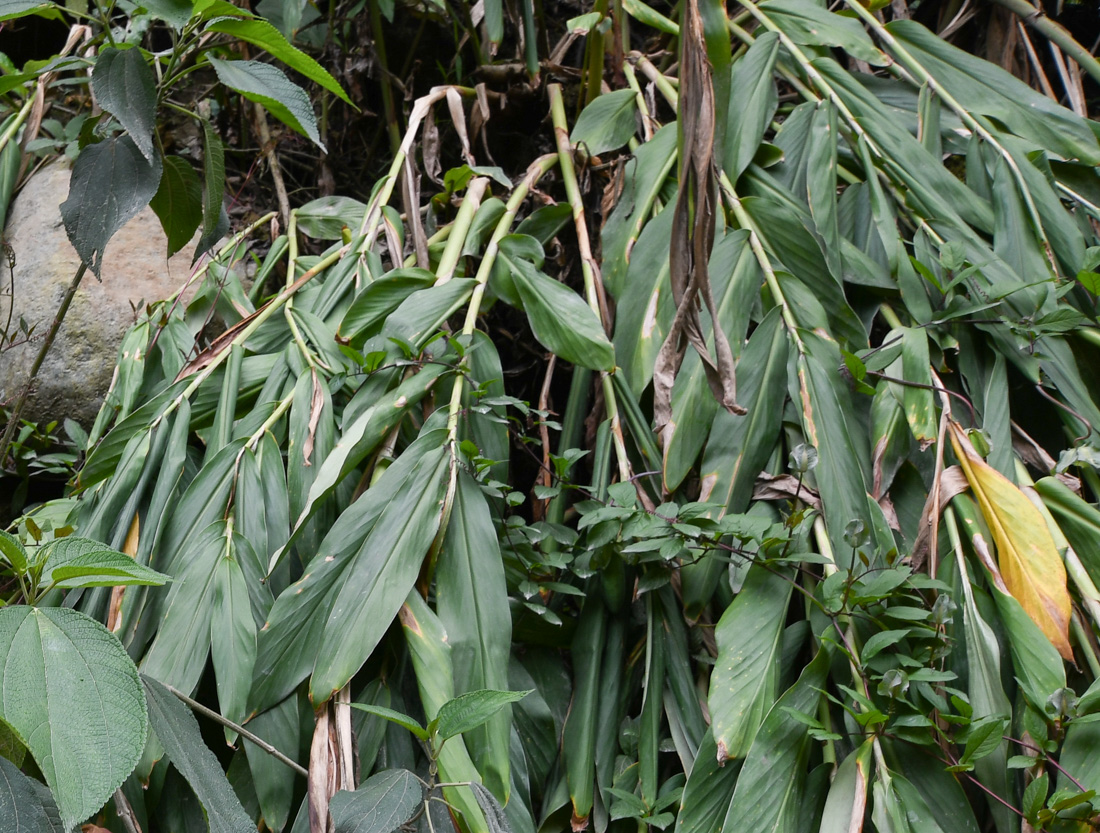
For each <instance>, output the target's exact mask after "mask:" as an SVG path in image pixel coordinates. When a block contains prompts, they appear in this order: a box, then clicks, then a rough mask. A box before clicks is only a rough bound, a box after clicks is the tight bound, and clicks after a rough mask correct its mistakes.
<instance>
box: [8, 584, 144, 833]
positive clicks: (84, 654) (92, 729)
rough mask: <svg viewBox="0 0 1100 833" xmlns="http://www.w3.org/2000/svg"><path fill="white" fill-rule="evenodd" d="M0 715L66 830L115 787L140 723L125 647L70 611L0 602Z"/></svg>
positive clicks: (133, 754)
mask: <svg viewBox="0 0 1100 833" xmlns="http://www.w3.org/2000/svg"><path fill="white" fill-rule="evenodd" d="M0 718H3V720H4V722H5V723H7V724H8V725H9V726H10V727H11V728H12V729H14V730H15V731H16V732H17V733H18V735H19V739H20V740H21V741H22V742H23V744H24V745H25V746H26V747H27V748H28V749H29V750H30V752H31V755H33V756H34V759H35V762H36V763H37V764H38V767H39V769H40V770H41V771H42V774H43V775H44V776H45V778H46V783H48V784H49V785H50V789H51V791H52V792H53V795H54V798H55V800H56V802H57V808H58V810H59V812H60V814H61V819H62V821H63V822H64V826H65V828H66V829H68V828H69V827H71V826H72V825H73V823H75V822H77V821H82V820H83V819H85V818H87V817H88V816H90V815H91V814H92V813H94V812H96V811H97V810H98V809H99V808H100V807H101V806H103V804H104V803H105V802H106V801H107V799H108V798H110V796H111V794H112V793H113V792H114V791H115V790H116V789H118V787H119V786H120V785H121V784H122V782H123V780H124V779H125V778H126V776H128V775H129V774H130V772H131V771H132V770H133V768H134V766H135V765H136V764H137V762H138V760H139V759H140V758H141V751H142V748H143V747H144V746H145V736H146V733H147V732H148V728H149V719H148V715H147V712H146V710H145V704H144V701H143V697H142V693H141V684H140V683H139V682H138V677H137V670H136V669H135V668H134V664H133V662H132V661H131V660H130V658H129V657H128V656H127V655H126V651H125V650H124V649H123V648H122V645H120V644H119V642H118V640H117V639H116V638H115V637H114V635H113V634H111V633H110V632H109V631H108V630H107V629H106V628H105V627H103V626H102V625H101V624H99V622H96V621H95V620H93V619H90V618H89V617H88V616H86V615H85V614H83V613H80V612H79V611H76V610H72V609H69V608H32V607H25V606H15V607H5V608H3V609H0Z"/></svg>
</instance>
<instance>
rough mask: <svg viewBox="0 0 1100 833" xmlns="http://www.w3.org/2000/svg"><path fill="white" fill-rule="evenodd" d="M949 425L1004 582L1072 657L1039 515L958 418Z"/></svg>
mask: <svg viewBox="0 0 1100 833" xmlns="http://www.w3.org/2000/svg"><path fill="white" fill-rule="evenodd" d="M950 431H951V444H952V447H953V448H954V449H955V455H956V456H957V457H958V458H959V463H960V464H961V465H962V467H963V471H964V472H965V473H966V479H967V481H968V482H969V483H970V488H971V489H972V490H973V492H974V497H975V498H976V499H977V502H978V505H979V506H980V507H981V510H982V516H983V517H984V518H985V522H986V524H988V526H989V531H990V533H991V534H992V536H993V542H994V543H995V544H996V547H997V561H998V565H999V567H1000V571H1001V576H1002V577H1003V579H1004V585H1005V587H1006V588H1007V589H1008V592H1009V593H1011V594H1012V595H1013V596H1014V597H1015V598H1016V600H1017V601H1018V602H1019V603H1020V604H1021V606H1022V607H1023V608H1024V610H1025V611H1026V612H1027V614H1028V616H1030V617H1031V618H1032V619H1033V620H1034V621H1035V624H1037V625H1038V626H1039V628H1040V629H1041V630H1042V631H1043V633H1044V634H1046V637H1047V639H1049V640H1050V641H1051V642H1052V643H1053V644H1054V646H1055V647H1056V648H1057V649H1058V652H1059V653H1060V654H1061V655H1062V656H1063V657H1065V658H1066V659H1072V658H1073V649H1072V648H1071V647H1070V644H1069V616H1070V598H1069V591H1068V590H1067V588H1066V568H1065V566H1064V565H1063V564H1062V559H1061V557H1060V556H1059V555H1058V550H1057V549H1056V548H1055V545H1054V540H1053V539H1052V538H1051V537H1050V532H1049V531H1048V530H1047V526H1046V522H1045V521H1044V520H1043V516H1042V515H1041V514H1039V510H1038V509H1036V508H1035V506H1034V505H1033V504H1032V503H1031V501H1029V500H1028V499H1027V497H1026V496H1025V495H1024V493H1023V492H1021V491H1020V490H1019V488H1018V487H1017V486H1016V485H1015V484H1013V483H1012V482H1011V481H1009V480H1008V479H1007V478H1006V477H1005V476H1004V475H1003V474H1001V473H1000V472H998V471H996V470H995V469H993V468H992V467H991V466H989V465H988V464H987V463H986V462H985V461H984V460H983V459H982V458H981V457H980V456H978V453H977V452H976V451H975V450H974V447H973V445H971V443H970V440H969V439H968V438H967V436H966V434H965V432H964V431H963V430H962V428H960V427H959V425H958V423H955V422H951V423H950Z"/></svg>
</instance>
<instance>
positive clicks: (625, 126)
mask: <svg viewBox="0 0 1100 833" xmlns="http://www.w3.org/2000/svg"><path fill="white" fill-rule="evenodd" d="M637 109H638V104H637V93H635V92H634V91H633V90H631V89H626V90H614V91H612V92H610V93H605V94H603V95H601V96H599V97H598V98H597V99H596V100H595V101H593V102H592V103H591V104H589V105H588V106H587V107H585V108H584V110H582V111H581V114H580V116H579V117H578V118H577V123H576V125H575V126H574V127H573V132H572V133H571V134H570V136H569V141H570V142H572V143H573V144H574V145H579V146H582V147H583V149H584V151H585V152H586V153H587V154H588V155H589V156H599V155H600V154H601V153H606V152H607V151H609V150H618V149H619V148H621V147H622V146H623V145H625V144H626V143H627V142H628V141H629V140H630V137H631V136H633V135H634V131H635V130H636V129H637V126H636V124H635V117H636V113H637Z"/></svg>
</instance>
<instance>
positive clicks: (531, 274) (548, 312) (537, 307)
mask: <svg viewBox="0 0 1100 833" xmlns="http://www.w3.org/2000/svg"><path fill="white" fill-rule="evenodd" d="M508 263H509V265H510V266H511V268H512V280H513V281H514V282H515V285H516V290H517V291H518V292H519V296H520V298H521V299H522V300H523V308H524V309H525V310H526V312H527V320H528V321H529V322H530V324H531V330H532V332H534V334H535V338H537V339H538V340H539V343H540V344H541V345H542V346H543V347H545V348H546V349H547V350H549V351H550V352H552V353H554V354H555V355H557V356H559V357H560V358H562V359H565V360H566V361H568V362H572V363H573V364H575V365H578V366H580V367H587V368H591V369H592V370H611V369H612V368H613V367H614V366H615V348H614V347H612V346H611V342H610V341H608V339H607V336H606V335H605V334H604V331H603V326H602V325H601V324H600V320H599V319H598V318H597V317H596V315H595V313H593V312H592V310H591V308H590V307H589V306H588V304H586V303H585V302H584V300H583V299H582V298H581V297H580V296H579V295H578V294H577V293H576V292H574V291H573V290H571V289H569V288H568V287H566V286H563V285H562V284H560V283H558V282H557V281H556V280H554V279H553V278H551V277H549V276H548V275H545V274H543V273H542V272H541V271H539V270H538V269H536V268H535V266H534V265H533V264H531V263H530V262H528V261H526V260H524V259H522V258H514V259H512V258H510V259H509V260H508Z"/></svg>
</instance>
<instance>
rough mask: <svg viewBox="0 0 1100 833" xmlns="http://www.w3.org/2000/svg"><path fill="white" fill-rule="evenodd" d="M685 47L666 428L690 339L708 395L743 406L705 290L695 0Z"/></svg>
mask: <svg viewBox="0 0 1100 833" xmlns="http://www.w3.org/2000/svg"><path fill="white" fill-rule="evenodd" d="M681 31H682V37H683V49H682V53H681V62H682V70H681V75H680V112H681V114H682V115H681V119H680V131H681V132H680V166H681V182H682V185H681V188H680V193H679V196H678V197H677V199H676V209H675V213H674V215H673V220H672V241H671V246H670V249H669V276H670V279H671V283H672V297H673V301H674V302H675V304H676V316H675V318H673V321H672V326H671V327H670V328H669V332H668V336H667V337H666V338H665V342H664V344H662V345H661V349H660V351H659V352H658V354H657V360H656V363H655V366H654V369H653V411H654V420H655V422H656V425H657V432H658V434H659V435H661V436H662V438H663V437H664V436H665V435H666V434H667V433H669V432H668V431H667V427H668V424H669V420H670V419H671V418H672V385H673V383H674V382H675V381H676V374H677V373H678V372H679V370H680V365H681V364H682V363H683V361H684V350H685V349H686V346H687V344H686V343H685V342H687V343H690V344H691V346H692V347H694V348H695V350H696V352H698V353H699V357H700V358H701V359H702V360H703V369H704V371H705V373H706V377H707V382H708V384H709V385H710V389H711V391H712V392H713V393H714V396H715V397H716V398H717V399H718V401H719V402H720V403H721V404H722V406H723V407H724V408H726V409H727V410H728V411H730V412H731V413H735V414H743V413H745V409H744V408H743V407H741V406H740V405H738V404H737V384H736V380H735V378H734V361H733V352H732V351H731V350H730V346H729V342H728V341H727V339H726V335H725V333H724V332H722V327H721V324H720V323H719V321H718V315H717V310H716V308H715V303H714V296H713V295H712V293H711V287H710V274H709V271H708V263H709V259H710V250H711V246H712V244H713V243H714V224H715V207H716V202H717V197H716V189H715V172H714V126H715V106H714V84H713V79H712V75H711V69H710V63H709V62H708V60H707V47H706V40H705V38H704V34H703V20H702V17H701V15H700V12H699V5H698V2H697V0H688V2H687V3H685V4H684V25H683V28H682V30H681ZM700 299H701V300H702V302H703V303H704V304H705V305H706V307H707V312H708V313H709V314H710V317H711V321H712V322H713V325H714V327H713V329H714V354H715V355H714V358H711V355H710V351H709V349H708V348H707V342H706V338H705V336H704V335H703V329H702V325H701V323H700V318H699V302H700Z"/></svg>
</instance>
